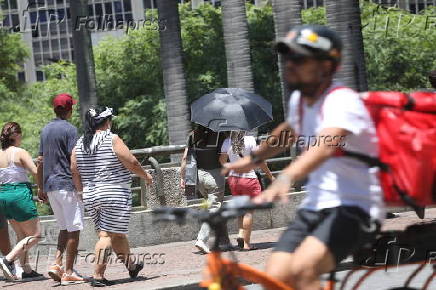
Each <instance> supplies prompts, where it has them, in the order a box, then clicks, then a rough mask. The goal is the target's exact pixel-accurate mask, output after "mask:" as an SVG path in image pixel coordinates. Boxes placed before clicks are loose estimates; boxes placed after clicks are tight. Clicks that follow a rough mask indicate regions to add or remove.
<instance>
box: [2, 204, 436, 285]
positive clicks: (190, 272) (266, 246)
mask: <svg viewBox="0 0 436 290" xmlns="http://www.w3.org/2000/svg"><path fill="white" fill-rule="evenodd" d="M399 216H400V217H398V218H394V219H390V220H387V221H386V222H385V224H384V226H383V229H384V230H388V229H389V230H393V229H398V230H401V229H404V228H405V227H406V226H407V225H410V224H413V223H417V222H430V221H433V220H434V219H435V218H436V208H435V209H427V211H426V219H424V220H420V219H418V218H417V217H416V215H415V214H414V213H413V212H404V213H400V214H399ZM283 230H284V228H277V229H270V230H260V231H254V232H253V234H252V242H253V244H255V245H256V246H257V247H258V248H259V250H256V251H251V252H238V251H234V252H230V253H225V254H224V255H226V256H227V255H230V254H234V255H235V256H236V257H237V259H238V261H240V262H242V263H245V264H249V265H251V266H253V267H255V268H257V269H264V266H265V262H266V260H267V257H268V256H269V254H270V252H271V250H272V248H273V247H274V244H275V242H276V241H277V240H278V238H279V236H280V234H281V233H282V231H283ZM82 238H84V237H82ZM231 240H232V243H233V244H236V243H235V235H232V238H231ZM133 253H135V254H137V255H139V257H142V259H144V262H145V264H146V265H145V267H144V270H143V271H142V272H140V274H139V276H140V277H139V278H138V279H136V280H131V279H130V278H129V275H128V272H127V271H126V269H125V268H124V266H123V265H121V264H119V263H118V264H111V265H108V269H107V272H106V273H107V276H106V277H107V278H108V279H109V280H114V281H115V282H116V283H117V284H116V285H114V286H112V287H107V288H110V289H180V288H183V286H186V285H194V284H196V283H197V282H198V281H200V280H201V272H202V268H203V266H204V263H205V258H206V256H205V255H201V254H199V253H198V252H197V249H196V248H195V247H194V241H191V242H177V243H168V244H161V245H156V246H149V247H141V248H136V249H134V250H133ZM91 262H92V257H91V256H88V257H87V258H85V254H83V253H82V254H81V256H80V257H79V258H78V261H77V266H76V269H77V270H78V271H79V273H81V274H83V275H85V276H90V275H92V272H93V266H92V264H91ZM31 264H32V266H33V265H34V264H35V263H34V261H32V263H31ZM47 264H48V259H47V257H40V258H39V262H38V269H37V270H38V272H40V273H42V274H44V275H45V276H46V277H47V275H46V274H47ZM342 266H344V265H342ZM342 268H343V269H346V267H345V268H344V267H342ZM0 273H1V272H0ZM342 273H345V272H342ZM0 275H1V274H0ZM1 278H2V277H1ZM386 279H388V278H386ZM58 285H59V284H58V283H56V282H54V281H52V280H49V279H48V278H46V279H45V280H42V281H31V282H6V281H0V287H5V289H11V290H14V289H20V290H22V289H23V288H24V287H25V288H27V289H31V290H39V289H50V288H52V287H57V286H58ZM89 288H91V287H90V286H89V284H80V285H74V286H67V287H62V289H74V290H75V289H77V290H79V289H89ZM196 288H197V287H185V288H183V289H196Z"/></svg>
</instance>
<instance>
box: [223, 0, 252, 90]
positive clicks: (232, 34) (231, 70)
mask: <svg viewBox="0 0 436 290" xmlns="http://www.w3.org/2000/svg"><path fill="white" fill-rule="evenodd" d="M221 7H222V15H223V16H222V19H223V33H224V46H225V51H226V58H227V86H228V87H233V88H243V89H246V90H248V91H251V92H254V85H253V73H252V71H251V57H250V41H249V39H248V24H247V15H246V11H245V1H244V0H222V1H221Z"/></svg>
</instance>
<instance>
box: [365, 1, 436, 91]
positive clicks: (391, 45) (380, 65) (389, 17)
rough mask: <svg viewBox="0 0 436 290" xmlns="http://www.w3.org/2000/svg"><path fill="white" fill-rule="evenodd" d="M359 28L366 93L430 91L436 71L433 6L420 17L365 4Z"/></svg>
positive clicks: (435, 30) (435, 15) (435, 12)
mask: <svg viewBox="0 0 436 290" xmlns="http://www.w3.org/2000/svg"><path fill="white" fill-rule="evenodd" d="M362 23H363V25H365V27H364V29H363V33H364V44H365V54H366V63H367V70H368V81H369V88H370V90H386V89H389V90H399V91H410V90H416V89H420V88H430V87H431V86H430V84H429V83H428V78H427V76H428V73H429V72H430V71H431V70H434V69H436V58H435V55H436V53H435V43H436V7H434V6H433V7H430V8H428V9H426V10H425V11H423V12H422V13H421V14H419V15H416V14H411V13H409V12H407V11H404V10H399V9H393V8H391V9H386V8H383V7H381V6H377V5H375V4H367V5H365V6H364V10H363V21H362Z"/></svg>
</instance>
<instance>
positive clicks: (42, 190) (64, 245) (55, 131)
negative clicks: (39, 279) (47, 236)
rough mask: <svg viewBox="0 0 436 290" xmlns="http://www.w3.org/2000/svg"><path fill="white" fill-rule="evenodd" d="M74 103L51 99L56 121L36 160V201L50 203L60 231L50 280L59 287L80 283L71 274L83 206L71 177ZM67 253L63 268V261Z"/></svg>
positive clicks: (45, 130)
mask: <svg viewBox="0 0 436 290" xmlns="http://www.w3.org/2000/svg"><path fill="white" fill-rule="evenodd" d="M76 103H77V101H76V100H74V99H73V98H72V97H71V96H70V95H68V94H60V95H57V96H56V97H55V98H54V99H53V109H54V112H55V114H56V118H55V119H53V120H52V121H50V122H49V123H48V124H47V125H46V126H45V127H44V128H43V129H42V132H41V141H40V147H39V148H40V149H39V157H38V160H39V161H40V162H39V163H38V181H37V182H38V197H39V198H40V199H41V200H43V201H45V202H47V200H48V201H49V202H50V205H51V208H52V209H53V213H54V216H55V218H56V222H57V224H58V226H59V228H60V232H59V236H58V245H57V252H56V260H55V263H54V264H53V265H52V266H50V269H49V272H48V274H49V276H50V277H51V278H52V279H53V280H55V281H60V282H61V284H62V285H70V284H78V283H83V282H84V279H83V278H82V277H80V276H78V275H77V274H75V273H74V272H73V264H74V260H75V258H76V255H77V247H78V245H79V235H80V231H81V230H82V229H83V204H82V200H81V197H80V196H79V195H78V194H77V192H76V191H75V189H74V186H73V181H72V177H71V169H70V166H71V161H70V157H71V153H72V151H73V148H74V146H75V145H76V141H77V139H78V134H77V128H76V127H74V126H73V125H71V124H70V123H69V122H68V121H67V120H68V119H70V118H71V115H72V112H73V105H74V104H76ZM65 250H66V261H65V268H64V269H63V268H62V257H63V254H64V252H65Z"/></svg>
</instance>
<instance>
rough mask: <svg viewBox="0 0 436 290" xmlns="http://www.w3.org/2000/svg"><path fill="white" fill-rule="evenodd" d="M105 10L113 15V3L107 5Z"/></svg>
mask: <svg viewBox="0 0 436 290" xmlns="http://www.w3.org/2000/svg"><path fill="white" fill-rule="evenodd" d="M104 9H105V10H106V14H112V3H105V4H104Z"/></svg>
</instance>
